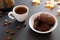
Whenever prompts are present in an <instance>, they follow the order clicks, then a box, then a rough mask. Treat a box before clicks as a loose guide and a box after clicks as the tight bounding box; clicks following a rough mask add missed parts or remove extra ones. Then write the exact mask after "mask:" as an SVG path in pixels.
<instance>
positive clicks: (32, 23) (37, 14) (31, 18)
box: [29, 12, 58, 34]
mask: <svg viewBox="0 0 60 40" xmlns="http://www.w3.org/2000/svg"><path fill="white" fill-rule="evenodd" d="M41 13H47V14H49V15H52V16H53V17H54V19H55V24H54V26H53V27H52V28H51V29H50V30H48V31H45V32H42V31H39V30H36V29H34V26H33V25H34V19H35V18H36V17H37V16H39V15H40V14H41ZM57 24H58V22H57V18H56V17H55V16H54V15H53V14H51V13H49V12H38V13H35V14H33V15H32V16H31V17H30V19H29V26H30V28H31V29H32V30H33V31H35V32H37V33H42V34H45V33H50V32H52V31H54V30H55V29H56V27H57Z"/></svg>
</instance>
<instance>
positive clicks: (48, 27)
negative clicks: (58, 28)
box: [39, 23, 50, 31]
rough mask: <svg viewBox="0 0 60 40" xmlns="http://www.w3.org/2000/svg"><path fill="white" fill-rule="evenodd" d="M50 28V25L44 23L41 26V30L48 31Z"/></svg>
mask: <svg viewBox="0 0 60 40" xmlns="http://www.w3.org/2000/svg"><path fill="white" fill-rule="evenodd" d="M49 29H50V25H48V24H45V23H43V24H42V25H41V27H40V28H39V30H40V31H48V30H49Z"/></svg>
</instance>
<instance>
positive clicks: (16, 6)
mask: <svg viewBox="0 0 60 40" xmlns="http://www.w3.org/2000/svg"><path fill="white" fill-rule="evenodd" d="M17 7H25V8H26V9H27V12H26V13H28V12H29V8H28V6H25V5H17V6H15V7H14V8H13V12H14V13H16V12H15V9H16V8H17ZM24 14H25V13H24ZM21 15H23V14H21Z"/></svg>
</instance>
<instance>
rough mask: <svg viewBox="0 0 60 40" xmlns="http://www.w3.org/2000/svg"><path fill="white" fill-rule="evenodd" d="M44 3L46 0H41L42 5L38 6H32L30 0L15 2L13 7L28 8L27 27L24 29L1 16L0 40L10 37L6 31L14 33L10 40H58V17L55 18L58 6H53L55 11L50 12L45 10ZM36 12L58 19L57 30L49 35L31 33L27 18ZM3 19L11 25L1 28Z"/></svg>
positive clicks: (13, 21) (59, 37) (59, 33)
mask: <svg viewBox="0 0 60 40" xmlns="http://www.w3.org/2000/svg"><path fill="white" fill-rule="evenodd" d="M45 1H47V0H42V3H41V4H40V5H38V6H32V4H31V2H32V0H15V6H17V5H26V6H28V7H29V15H28V17H27V19H26V24H27V25H26V27H25V26H24V25H23V23H19V22H18V21H16V20H12V19H10V18H9V17H8V16H7V15H6V14H3V16H2V17H0V40H6V38H7V37H8V36H10V35H9V34H7V33H6V30H7V29H10V30H12V31H14V32H15V35H14V36H12V40H60V17H58V16H57V9H58V7H57V6H58V5H55V9H53V10H52V11H51V10H48V9H46V8H45V6H44V5H45ZM36 12H50V13H52V14H53V15H55V16H56V17H57V19H58V26H57V28H56V29H55V30H54V31H53V32H52V33H50V34H38V33H35V32H34V31H32V30H31V29H30V27H29V24H28V21H29V18H30V17H31V16H32V15H33V14H35V13H36ZM5 19H8V21H12V24H11V25H9V26H3V21H4V20H5ZM16 26H21V29H20V30H17V29H16Z"/></svg>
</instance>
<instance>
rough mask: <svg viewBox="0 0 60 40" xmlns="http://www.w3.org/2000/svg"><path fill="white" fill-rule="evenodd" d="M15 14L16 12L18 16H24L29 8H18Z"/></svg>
mask: <svg viewBox="0 0 60 40" xmlns="http://www.w3.org/2000/svg"><path fill="white" fill-rule="evenodd" d="M15 12H16V13H17V14H24V13H26V12H27V8H25V7H17V8H16V9H15Z"/></svg>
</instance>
